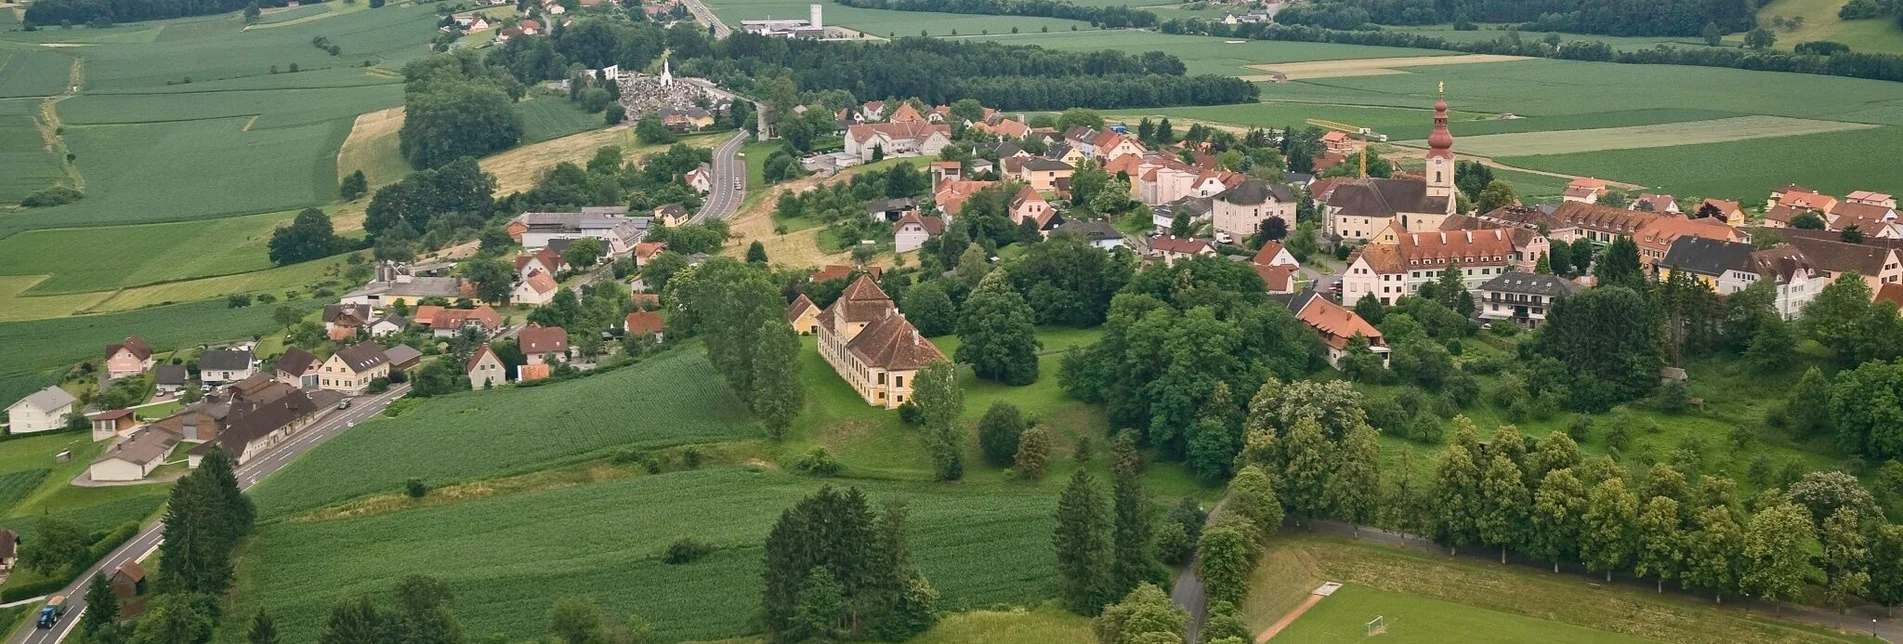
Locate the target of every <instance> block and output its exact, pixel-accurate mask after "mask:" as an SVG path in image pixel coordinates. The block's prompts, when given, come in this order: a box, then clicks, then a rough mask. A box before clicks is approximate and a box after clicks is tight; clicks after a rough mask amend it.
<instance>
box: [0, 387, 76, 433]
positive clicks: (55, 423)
mask: <svg viewBox="0 0 1903 644" xmlns="http://www.w3.org/2000/svg"><path fill="white" fill-rule="evenodd" d="M76 402H78V401H77V400H76V399H74V398H73V395H72V394H69V393H66V390H65V389H61V388H59V387H57V386H53V387H47V388H45V389H41V390H39V391H35V392H33V393H31V394H27V396H26V397H25V398H21V399H20V401H19V402H16V403H13V404H12V405H10V406H8V407H7V432H8V433H10V434H30V433H33V432H44V431H51V430H55V429H59V428H62V427H65V426H66V418H67V417H68V416H70V415H72V413H73V410H74V409H75V408H74V407H73V404H74V403H76Z"/></svg>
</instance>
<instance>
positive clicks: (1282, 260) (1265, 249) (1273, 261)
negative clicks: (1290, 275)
mask: <svg viewBox="0 0 1903 644" xmlns="http://www.w3.org/2000/svg"><path fill="white" fill-rule="evenodd" d="M1249 263H1251V264H1255V265H1256V266H1298V265H1300V262H1297V261H1295V254H1294V253H1290V252H1288V249H1287V248H1283V247H1282V242H1276V241H1272V242H1268V243H1266V244H1263V245H1262V249H1261V250H1258V251H1256V252H1255V257H1254V258H1251V259H1250V260H1249Z"/></svg>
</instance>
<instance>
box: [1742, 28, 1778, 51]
mask: <svg viewBox="0 0 1903 644" xmlns="http://www.w3.org/2000/svg"><path fill="white" fill-rule="evenodd" d="M1775 44H1777V35H1776V34H1773V33H1771V30H1769V29H1765V28H1763V27H1759V28H1757V29H1752V30H1750V31H1747V32H1744V46H1746V47H1750V48H1752V49H1770V48H1771V46H1772V45H1775Z"/></svg>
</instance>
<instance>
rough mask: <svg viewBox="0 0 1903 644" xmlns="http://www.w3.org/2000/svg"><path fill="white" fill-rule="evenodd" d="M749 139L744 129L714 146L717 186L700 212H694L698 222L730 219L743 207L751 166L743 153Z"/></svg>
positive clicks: (708, 195) (711, 191)
mask: <svg viewBox="0 0 1903 644" xmlns="http://www.w3.org/2000/svg"><path fill="white" fill-rule="evenodd" d="M747 138H748V136H747V131H746V130H741V131H739V132H735V133H734V134H733V136H732V137H730V138H728V139H727V140H726V141H724V142H722V143H721V144H720V146H719V147H716V148H714V163H713V167H714V186H713V189H712V190H710V191H708V193H707V198H706V200H705V201H703V202H701V206H700V212H697V213H694V218H693V219H692V220H691V221H693V222H694V223H706V222H709V221H719V220H722V219H726V218H728V217H731V216H733V213H734V211H736V210H739V209H740V201H741V200H743V199H745V198H746V197H747V165H746V163H744V162H742V161H741V160H740V157H739V152H740V145H741V144H743V143H746V142H747Z"/></svg>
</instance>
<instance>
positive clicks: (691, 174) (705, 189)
mask: <svg viewBox="0 0 1903 644" xmlns="http://www.w3.org/2000/svg"><path fill="white" fill-rule="evenodd" d="M681 179H682V180H684V181H686V182H687V185H688V186H689V187H692V188H693V189H694V192H698V193H700V194H703V195H704V194H707V193H709V192H713V190H714V168H713V166H710V165H707V164H705V163H702V164H700V165H699V166H696V167H695V168H694V169H692V170H689V171H687V174H686V175H685V176H682V177H681Z"/></svg>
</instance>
